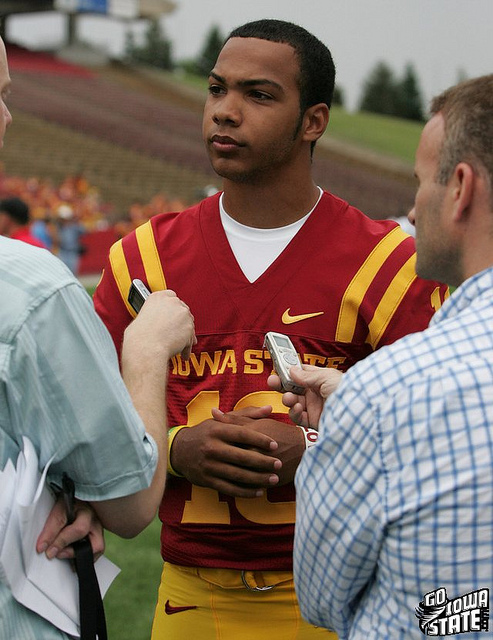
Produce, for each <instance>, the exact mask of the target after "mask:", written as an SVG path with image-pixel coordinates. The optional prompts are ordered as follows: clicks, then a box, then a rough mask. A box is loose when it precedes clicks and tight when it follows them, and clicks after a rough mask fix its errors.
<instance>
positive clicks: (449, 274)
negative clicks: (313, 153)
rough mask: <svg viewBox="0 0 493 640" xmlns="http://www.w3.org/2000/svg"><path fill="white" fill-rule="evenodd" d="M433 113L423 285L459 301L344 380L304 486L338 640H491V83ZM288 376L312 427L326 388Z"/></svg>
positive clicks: (318, 584)
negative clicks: (444, 286) (445, 290)
mask: <svg viewBox="0 0 493 640" xmlns="http://www.w3.org/2000/svg"><path fill="white" fill-rule="evenodd" d="M431 113H432V117H431V119H430V121H429V122H428V123H427V124H426V126H425V128H424V130H423V133H422V136H421V140H420V143H419V147H418V150H417V153H416V165H415V173H416V176H417V179H418V181H419V187H418V191H417V194H416V199H415V206H414V208H413V210H412V211H411V212H410V214H409V218H410V220H411V221H412V222H413V224H414V225H415V227H416V248H417V265H416V270H417V273H418V275H420V276H421V277H425V278H430V279H431V278H433V279H436V280H441V281H443V282H447V283H448V284H450V285H453V286H456V287H458V289H457V290H456V291H455V292H454V293H453V295H452V296H451V297H450V299H449V300H447V301H446V302H445V304H444V305H443V307H442V309H441V310H439V311H438V312H437V313H436V315H435V316H434V317H433V319H432V321H431V323H430V327H429V328H428V329H427V330H426V331H424V332H422V333H416V334H412V335H409V336H407V337H405V338H403V339H402V340H399V341H398V342H396V343H395V344H394V345H391V346H389V347H385V348H383V349H381V350H379V351H378V352H377V353H375V354H372V355H371V356H369V357H368V358H366V359H365V360H364V361H362V362H360V363H358V364H356V365H355V366H354V367H353V368H352V369H350V370H349V372H348V373H346V374H344V375H343V377H342V382H341V384H340V385H339V387H338V388H337V390H336V391H335V392H334V393H333V394H332V395H331V396H330V398H329V399H328V400H327V402H326V404H325V407H324V410H323V414H322V417H321V420H320V435H319V439H318V442H317V444H316V445H315V446H314V447H311V448H310V449H308V450H307V451H306V453H305V454H304V456H303V459H302V462H301V464H300V466H299V469H298V472H297V476H296V489H297V514H296V537H295V550H294V570H295V583H296V591H297V595H298V599H299V602H300V607H301V611H302V614H303V616H304V617H305V618H306V619H307V620H309V621H310V622H311V623H313V624H316V625H320V626H323V627H327V628H331V629H334V630H335V631H336V632H337V633H338V635H339V637H340V638H341V640H343V639H346V638H349V639H351V640H359V639H361V640H363V639H364V640H374V639H377V638H378V639H382V638H389V639H392V640H397V639H399V638H402V639H404V638H406V640H407V639H409V638H420V637H422V635H423V634H425V635H435V636H447V637H454V636H457V637H460V638H478V639H479V638H483V637H492V636H493V623H492V621H491V620H490V619H489V608H488V607H489V596H490V595H491V596H493V75H489V76H484V77H482V78H477V79H474V80H470V81H468V82H465V83H463V84H461V85H458V86H457V87H453V88H452V89H449V90H448V91H446V92H445V93H444V94H442V95H441V96H439V97H437V98H435V99H434V101H433V102H432V105H431ZM292 373H293V378H294V380H295V381H296V382H299V383H301V382H304V384H305V385H307V386H308V387H309V388H310V389H311V390H310V393H308V394H307V395H306V397H302V396H301V397H292V396H290V397H289V396H288V397H285V401H286V404H288V406H291V411H290V414H291V417H292V418H293V419H295V420H297V421H299V422H302V423H305V424H306V423H307V422H309V423H312V424H311V425H310V426H313V423H315V424H316V423H317V422H318V416H319V413H320V408H321V400H320V396H317V395H316V393H314V392H316V391H317V390H318V391H320V386H321V383H322V382H326V377H327V375H330V372H329V374H327V370H325V371H324V370H321V369H319V370H316V371H315V370H311V371H304V372H303V371H302V372H301V373H299V374H298V373H297V372H296V370H295V369H293V370H292ZM322 393H324V392H323V390H322ZM458 634H460V636H459V635H458Z"/></svg>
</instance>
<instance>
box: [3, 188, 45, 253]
mask: <svg viewBox="0 0 493 640" xmlns="http://www.w3.org/2000/svg"><path fill="white" fill-rule="evenodd" d="M0 235H2V236H7V237H8V238H13V239H14V240H22V242H27V243H28V244H32V245H33V246H34V247H40V248H42V249H46V248H47V247H46V245H45V244H44V243H43V242H41V240H39V239H38V238H36V237H35V236H34V235H33V234H32V233H31V231H30V229H29V207H28V206H27V204H26V203H25V202H24V200H21V199H20V198H6V199H4V200H1V201H0Z"/></svg>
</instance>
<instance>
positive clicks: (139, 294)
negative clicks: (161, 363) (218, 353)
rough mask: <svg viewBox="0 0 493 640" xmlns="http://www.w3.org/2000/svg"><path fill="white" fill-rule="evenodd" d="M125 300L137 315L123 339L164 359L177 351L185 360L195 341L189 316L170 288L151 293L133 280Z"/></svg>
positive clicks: (192, 322) (184, 306)
mask: <svg viewBox="0 0 493 640" xmlns="http://www.w3.org/2000/svg"><path fill="white" fill-rule="evenodd" d="M128 301H129V303H130V304H131V305H132V307H133V308H134V310H135V311H136V313H137V314H138V316H137V318H136V319H135V320H134V321H133V322H132V323H131V324H130V325H129V326H128V327H127V329H126V331H125V342H126V343H127V342H128V338H129V337H130V338H131V342H132V349H133V350H134V349H135V350H136V351H137V350H139V349H141V350H142V351H141V352H142V353H146V352H147V351H149V350H154V351H156V352H158V353H161V352H162V354H163V356H164V357H165V358H166V360H168V359H169V358H171V357H172V356H174V355H176V354H178V353H181V355H182V356H183V357H184V358H185V359H188V358H189V357H190V353H191V350H192V347H193V345H194V344H195V343H196V342H197V340H196V338H195V330H194V321H193V316H192V314H191V313H190V309H189V308H188V306H187V305H186V304H185V303H184V302H183V301H182V300H180V299H179V298H178V297H177V295H176V293H175V292H174V291H172V290H171V289H166V290H165V291H155V292H154V293H152V294H151V292H150V291H149V290H148V289H147V287H146V286H145V285H144V283H143V282H142V281H141V280H137V279H136V280H133V282H132V286H131V287H130V291H129V296H128ZM144 303H145V305H144ZM127 350H128V347H127Z"/></svg>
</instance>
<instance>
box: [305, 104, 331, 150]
mask: <svg viewBox="0 0 493 640" xmlns="http://www.w3.org/2000/svg"><path fill="white" fill-rule="evenodd" d="M328 124H329V107H328V106H327V105H326V104H324V103H323V102H320V103H319V104H314V105H312V106H311V107H308V109H307V110H306V111H305V115H304V116H303V139H304V140H307V141H309V142H314V141H316V140H318V139H319V138H320V137H321V136H322V135H323V134H324V133H325V130H326V129H327V125H328Z"/></svg>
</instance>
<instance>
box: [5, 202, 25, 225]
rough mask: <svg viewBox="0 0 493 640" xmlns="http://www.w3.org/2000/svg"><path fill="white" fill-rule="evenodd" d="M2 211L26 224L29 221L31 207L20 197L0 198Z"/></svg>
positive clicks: (19, 222)
mask: <svg viewBox="0 0 493 640" xmlns="http://www.w3.org/2000/svg"><path fill="white" fill-rule="evenodd" d="M0 211H4V212H5V213H6V214H7V215H9V216H10V217H11V218H12V220H15V221H16V222H17V223H18V224H20V225H25V224H27V223H28V222H29V207H28V206H27V204H26V203H25V202H24V200H21V199H20V198H5V200H0Z"/></svg>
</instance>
